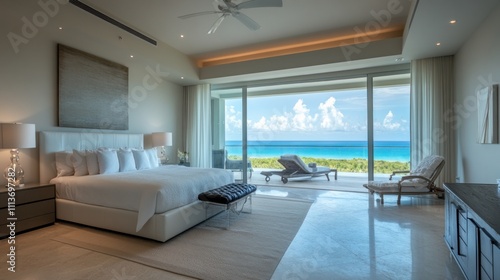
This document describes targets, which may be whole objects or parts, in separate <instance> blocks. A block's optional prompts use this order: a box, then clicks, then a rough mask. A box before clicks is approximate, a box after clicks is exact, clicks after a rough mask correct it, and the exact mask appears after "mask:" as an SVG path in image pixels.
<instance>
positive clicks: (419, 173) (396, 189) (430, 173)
mask: <svg viewBox="0 0 500 280" xmlns="http://www.w3.org/2000/svg"><path fill="white" fill-rule="evenodd" d="M444 164H445V160H444V158H443V157H442V156H437V155H432V156H428V157H425V158H424V159H423V160H422V161H421V162H420V163H419V164H418V166H417V167H416V168H415V169H414V170H412V171H410V172H409V174H408V175H403V176H402V177H401V179H400V180H399V181H397V182H396V181H393V180H392V177H393V176H394V175H396V174H399V173H408V172H407V171H395V172H393V173H392V175H391V176H390V178H389V180H388V181H370V182H368V184H364V185H363V186H364V187H365V188H367V189H368V191H369V192H370V193H371V194H372V195H373V194H374V193H377V194H379V196H380V202H381V203H382V204H384V194H394V195H396V194H397V195H398V200H397V203H398V204H400V203H401V195H403V194H408V195H417V194H429V193H436V194H438V193H442V191H443V190H442V188H439V187H437V186H436V185H435V183H434V182H435V181H436V179H437V177H438V176H439V174H440V173H441V170H442V169H443V166H444Z"/></svg>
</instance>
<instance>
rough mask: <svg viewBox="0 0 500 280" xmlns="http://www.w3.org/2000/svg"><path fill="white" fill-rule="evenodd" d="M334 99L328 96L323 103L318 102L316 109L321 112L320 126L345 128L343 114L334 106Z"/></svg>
mask: <svg viewBox="0 0 500 280" xmlns="http://www.w3.org/2000/svg"><path fill="white" fill-rule="evenodd" d="M335 102H336V99H335V98H334V97H330V98H328V100H327V101H326V102H325V103H320V104H319V106H318V109H319V110H320V113H321V123H320V126H321V128H323V129H331V130H339V129H345V128H346V126H347V124H346V123H345V122H344V114H342V112H340V110H338V109H337V108H336V107H335Z"/></svg>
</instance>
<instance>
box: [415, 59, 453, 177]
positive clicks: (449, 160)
mask: <svg viewBox="0 0 500 280" xmlns="http://www.w3.org/2000/svg"><path fill="white" fill-rule="evenodd" d="M453 72H454V70H453V56H446V57H435V58H427V59H419V60H414V61H412V63H411V90H412V93H411V109H410V115H411V117H410V118H411V122H410V127H411V165H412V166H416V165H417V164H418V163H419V162H420V161H421V160H422V159H423V158H424V157H426V156H428V155H441V156H443V157H444V158H445V160H446V164H445V166H444V168H443V171H442V173H441V176H440V177H439V178H438V180H437V181H436V186H438V187H441V186H442V183H443V182H454V181H455V176H456V170H455V162H456V156H455V145H456V143H455V139H456V136H455V131H454V129H453V126H452V124H451V123H450V122H449V118H450V114H453V102H454V81H453Z"/></svg>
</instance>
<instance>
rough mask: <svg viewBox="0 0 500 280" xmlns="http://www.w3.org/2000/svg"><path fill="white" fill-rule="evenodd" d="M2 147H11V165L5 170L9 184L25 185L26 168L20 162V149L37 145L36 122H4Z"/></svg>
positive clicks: (2, 126)
mask: <svg viewBox="0 0 500 280" xmlns="http://www.w3.org/2000/svg"><path fill="white" fill-rule="evenodd" d="M1 128H2V129H1V131H2V133H1V137H2V139H1V140H2V141H1V142H0V143H1V148H3V149H10V165H9V166H8V167H7V168H6V169H5V171H4V177H5V179H7V182H8V183H10V184H8V185H12V184H13V185H15V186H20V187H22V186H24V170H23V168H22V167H21V164H20V163H19V151H18V149H23V148H35V147H36V136H35V134H36V131H35V125H34V124H22V123H4V124H2V125H1Z"/></svg>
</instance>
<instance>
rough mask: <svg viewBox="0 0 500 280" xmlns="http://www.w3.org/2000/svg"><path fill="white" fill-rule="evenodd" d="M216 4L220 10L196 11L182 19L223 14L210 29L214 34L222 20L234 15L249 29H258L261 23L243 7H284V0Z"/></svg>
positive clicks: (225, 0) (254, 0)
mask: <svg viewBox="0 0 500 280" xmlns="http://www.w3.org/2000/svg"><path fill="white" fill-rule="evenodd" d="M215 5H216V7H217V9H218V10H216V11H206V12H199V13H194V14H187V15H183V16H180V17H179V18H181V19H186V18H190V17H195V16H202V15H209V14H220V15H221V16H220V17H219V18H218V19H217V20H216V21H215V23H214V24H213V25H212V27H211V28H210V30H209V31H208V34H213V33H214V32H215V31H216V30H217V28H219V26H220V25H221V23H222V21H223V20H224V19H225V18H226V17H228V16H232V17H234V18H235V19H237V20H239V21H240V22H241V23H243V24H244V25H245V26H246V27H248V29H250V30H254V31H255V30H257V29H259V28H260V25H259V24H258V23H257V22H255V21H254V20H253V19H251V18H250V17H248V16H247V15H245V14H243V13H242V12H240V10H243V9H250V8H265V7H283V1H282V0H248V1H245V2H242V3H240V4H235V3H233V2H232V1H231V0H222V1H220V0H216V1H215Z"/></svg>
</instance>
